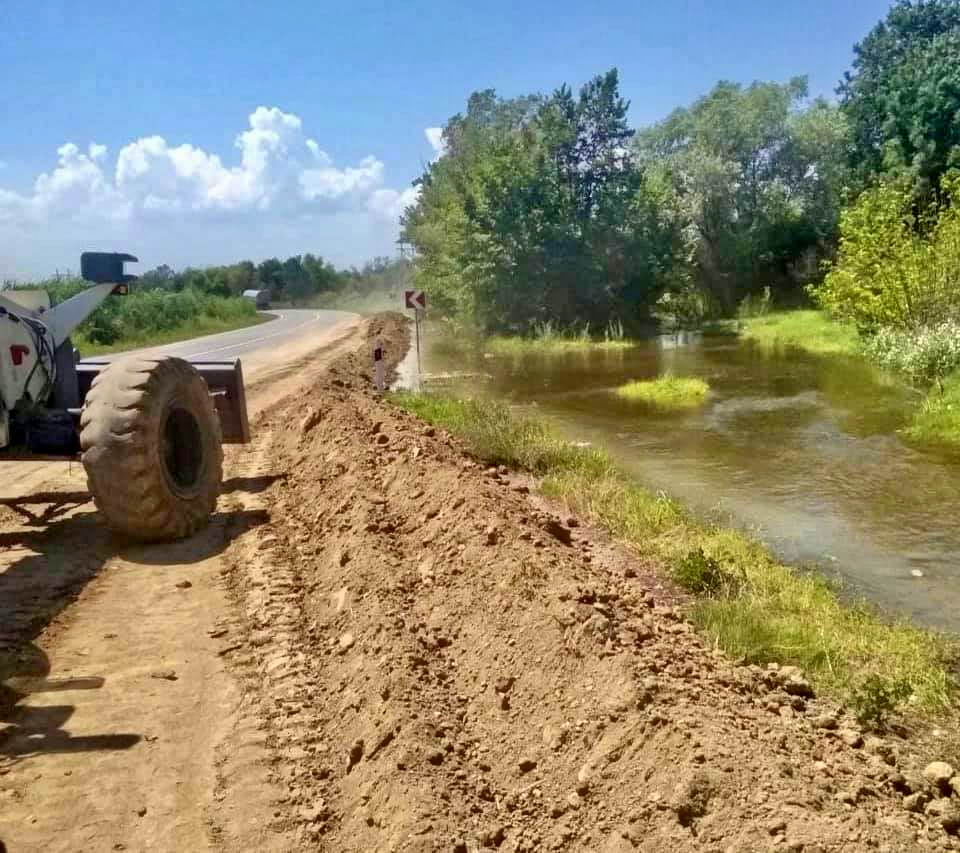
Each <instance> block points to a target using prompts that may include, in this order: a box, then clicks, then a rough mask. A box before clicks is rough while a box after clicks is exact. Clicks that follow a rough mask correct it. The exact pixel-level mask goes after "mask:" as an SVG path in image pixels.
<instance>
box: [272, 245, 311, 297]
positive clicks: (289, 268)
mask: <svg viewBox="0 0 960 853" xmlns="http://www.w3.org/2000/svg"><path fill="white" fill-rule="evenodd" d="M280 275H281V277H282V279H283V291H284V293H286V295H287V298H288V299H290V301H291V302H294V303H296V302H301V303H302V302H306V301H307V300H308V299H309V298H310V297H311V296H313V294H314V293H315V292H316V291H315V290H314V287H313V281H312V279H311V278H310V275H309V274H308V273H307V271H306V270H305V269H304V268H303V262H302V260H301V258H300V255H293V256H292V257H289V258H287V259H286V260H285V261H284V262H283V266H282V267H281V268H280Z"/></svg>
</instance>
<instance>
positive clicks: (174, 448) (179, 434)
mask: <svg viewBox="0 0 960 853" xmlns="http://www.w3.org/2000/svg"><path fill="white" fill-rule="evenodd" d="M136 260H137V259H136V258H135V257H133V256H132V255H127V254H119V253H105V252H85V253H84V254H83V255H82V256H81V259H80V267H81V275H82V277H83V278H84V279H85V280H86V281H88V282H90V283H91V286H90V287H87V288H86V289H84V290H83V291H81V292H80V293H79V294H77V295H76V296H74V297H73V298H71V299H68V300H66V301H64V302H62V303H60V304H59V305H56V306H54V307H51V305H50V299H49V296H48V294H47V293H45V292H43V291H37V290H33V291H31V290H3V291H0V468H2V464H3V462H4V461H7V460H17V459H68V458H75V457H76V456H77V455H78V454H79V456H80V458H81V460H82V462H83V466H84V468H85V469H86V473H87V481H88V484H89V488H90V492H91V493H92V495H93V499H94V502H95V503H96V505H97V508H98V509H99V510H100V512H101V514H102V515H103V517H104V520H105V521H106V523H107V524H108V525H109V526H110V527H111V528H113V529H114V530H116V531H118V532H119V533H121V534H124V535H126V536H128V537H131V538H135V539H140V540H144V541H160V540H167V539H177V538H181V537H184V536H189V535H191V534H192V533H194V532H195V531H196V530H198V529H199V528H200V527H202V526H203V525H205V524H206V523H207V520H208V519H209V516H210V514H211V513H212V512H213V510H214V508H215V507H216V502H217V496H218V495H219V492H220V483H221V478H222V468H223V450H222V447H221V443H222V442H225V443H245V442H247V441H249V440H250V429H249V425H248V420H247V406H246V397H245V393H244V386H243V372H242V369H241V365H240V362H239V360H237V361H233V362H193V363H191V362H187V361H184V360H183V359H179V358H171V357H157V358H152V357H151V358H144V357H136V356H131V357H126V358H120V359H118V360H115V361H109V362H108V361H82V362H81V361H80V360H79V354H78V353H77V352H76V350H75V349H74V348H73V344H72V343H71V341H70V334H71V332H73V331H74V329H76V328H77V326H79V325H80V323H82V322H83V321H84V320H85V319H86V318H87V317H88V316H89V315H90V314H91V313H92V312H93V311H94V310H95V309H96V308H97V307H98V306H99V305H100V304H101V303H102V302H103V301H104V300H105V299H107V298H108V297H110V296H111V295H117V296H123V295H125V294H126V293H128V292H129V288H130V285H131V283H132V282H133V281H135V279H136V277H135V276H131V275H127V274H126V273H125V272H124V264H125V263H126V262H135V261H136Z"/></svg>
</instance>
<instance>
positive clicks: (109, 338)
mask: <svg viewBox="0 0 960 853" xmlns="http://www.w3.org/2000/svg"><path fill="white" fill-rule="evenodd" d="M255 315H256V307H255V306H254V304H253V302H251V301H250V300H249V299H242V298H238V297H224V296H213V295H210V294H206V293H201V292H200V291H198V290H194V289H192V288H188V289H186V290H181V291H169V290H141V291H136V290H135V291H134V292H132V293H131V294H129V295H128V296H123V297H113V298H110V299H108V300H107V301H106V302H104V303H103V304H102V305H101V306H100V307H99V308H98V309H97V310H96V311H94V312H93V314H91V315H90V316H89V317H88V318H87V319H86V321H85V322H83V323H82V324H81V325H80V327H79V328H78V330H77V332H78V335H79V336H81V337H83V338H84V339H86V340H87V341H89V342H90V343H92V344H97V345H105V346H108V345H110V344H114V343H118V342H120V341H127V340H131V341H135V340H137V339H143V338H149V337H151V336H154V335H158V334H163V333H166V332H172V331H173V330H175V329H179V328H183V327H186V326H189V325H191V324H200V325H203V324H204V323H209V322H211V321H212V322H215V323H220V324H229V323H233V322H237V323H240V322H242V321H243V320H244V319H248V318H249V319H251V320H252V319H253V318H254V316H255Z"/></svg>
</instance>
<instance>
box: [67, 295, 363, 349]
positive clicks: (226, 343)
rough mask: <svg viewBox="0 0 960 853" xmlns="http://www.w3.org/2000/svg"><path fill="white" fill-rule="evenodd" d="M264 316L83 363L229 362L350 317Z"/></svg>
mask: <svg viewBox="0 0 960 853" xmlns="http://www.w3.org/2000/svg"><path fill="white" fill-rule="evenodd" d="M264 313H266V314H270V315H273V316H274V317H275V318H276V319H274V320H269V321H268V322H266V323H260V324H259V325H257V326H249V327H247V328H245V329H236V330H235V331H232V332H223V333H221V334H219V335H206V336H205V337H202V338H194V339H192V340H189V341H179V342H177V343H175V344H165V345H164V346H160V347H149V348H146V349H138V350H130V351H129V352H123V353H114V354H112V355H101V356H94V357H92V358H90V359H85V360H89V361H111V360H113V359H117V358H121V357H124V356H128V355H132V354H139V355H146V354H149V355H175V356H178V357H179V358H185V359H192V360H194V361H230V360H232V359H235V358H238V357H239V356H243V355H248V354H250V353H252V352H256V351H257V350H263V349H267V348H269V349H275V348H281V347H284V346H286V345H287V344H290V343H293V342H294V341H299V340H301V339H303V338H306V337H308V336H309V337H317V338H319V337H321V336H322V335H323V334H324V333H326V332H327V331H329V330H330V329H332V328H333V327H334V326H336V325H338V324H340V323H343V322H344V321H346V320H349V319H350V318H351V317H353V316H354V315H353V314H351V313H349V312H348V311H319V310H317V309H308V308H290V309H283V310H277V311H267V312H264Z"/></svg>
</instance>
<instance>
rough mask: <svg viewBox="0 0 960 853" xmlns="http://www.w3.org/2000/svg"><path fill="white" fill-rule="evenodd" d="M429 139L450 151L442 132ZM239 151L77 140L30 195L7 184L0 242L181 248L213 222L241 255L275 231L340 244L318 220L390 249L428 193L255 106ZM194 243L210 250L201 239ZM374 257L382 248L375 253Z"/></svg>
mask: <svg viewBox="0 0 960 853" xmlns="http://www.w3.org/2000/svg"><path fill="white" fill-rule="evenodd" d="M425 133H426V138H427V140H428V141H429V142H430V144H431V146H432V147H433V149H434V151H435V152H436V153H437V155H438V156H439V155H441V154H442V152H443V140H442V135H441V129H440V128H428V129H427V130H426V131H425ZM235 148H236V151H237V155H235V156H234V157H233V158H224V159H221V157H220V155H218V154H217V153H213V152H210V151H205V150H204V149H202V148H199V147H197V146H195V145H192V144H190V143H189V142H182V141H181V142H178V143H175V144H171V143H170V142H169V141H168V140H167V139H165V138H164V137H162V136H159V135H154V136H145V137H141V138H139V139H136V140H134V141H132V142H129V143H128V144H126V145H123V146H122V147H120V148H119V151H118V152H117V154H116V157H115V159H114V158H113V157H111V156H110V154H109V152H108V150H107V147H106V146H104V145H100V144H97V143H95V142H94V143H90V144H89V145H88V146H87V147H86V151H84V150H83V149H81V148H80V147H79V146H78V145H76V144H74V143H72V142H68V143H66V144H64V145H62V146H61V147H60V148H59V149H58V150H57V154H58V159H57V163H56V165H55V166H54V167H53V168H52V169H51V170H49V171H48V172H45V173H43V174H41V175H40V176H39V177H37V178H36V180H35V181H34V183H33V188H32V191H29V192H16V191H13V190H9V189H4V188H3V187H2V186H0V227H2V229H3V230H2V231H0V241H2V242H4V243H6V244H8V245H10V246H20V247H22V251H24V252H29V251H30V248H29V246H30V244H31V243H32V244H33V245H34V246H36V247H37V250H38V251H39V247H40V246H41V245H42V246H43V248H44V251H49V248H50V246H51V244H54V245H55V244H56V243H57V241H58V240H59V241H60V242H63V243H64V244H68V243H71V242H79V241H81V240H89V236H88V235H102V236H99V237H97V238H96V239H97V240H98V241H102V240H104V239H106V240H117V241H119V240H123V241H132V243H131V245H130V249H131V250H133V249H136V248H137V246H141V247H142V246H143V245H144V244H145V243H146V244H148V245H154V244H166V245H177V246H179V245H180V243H179V242H177V241H175V240H174V239H173V238H172V236H171V235H172V234H173V233H174V232H177V233H178V234H180V235H181V238H178V239H180V240H181V242H182V234H183V233H185V232H186V233H194V232H195V231H196V232H197V233H201V232H199V231H197V229H196V223H197V222H199V221H202V222H203V227H204V228H207V227H211V225H210V224H211V223H212V222H214V221H216V223H217V233H218V234H222V235H226V236H225V239H226V240H227V242H228V243H233V244H234V246H232V247H231V250H232V251H233V253H234V254H243V253H244V252H245V251H246V249H243V248H241V249H239V251H237V249H236V246H237V245H240V246H243V245H244V243H245V242H247V241H248V239H252V235H253V233H254V230H255V229H256V231H257V235H258V237H259V236H260V235H262V234H265V233H267V231H268V229H269V230H270V231H271V233H273V234H274V235H275V236H276V235H281V236H282V239H284V240H287V241H288V242H289V243H291V244H292V243H293V242H294V241H295V239H297V238H296V236H295V235H297V234H300V233H303V234H315V235H322V236H325V237H326V239H331V238H330V237H329V232H328V230H327V229H324V228H318V227H317V225H316V217H318V216H320V217H328V218H334V217H340V220H339V221H340V222H341V223H346V222H347V221H349V222H350V228H351V229H352V232H353V236H352V239H351V240H350V241H347V242H349V243H350V244H351V245H352V244H354V243H355V242H356V240H357V239H360V238H359V236H356V235H367V238H369V237H370V236H371V235H372V237H373V238H374V239H375V240H381V235H383V236H382V239H383V242H391V243H392V240H393V239H395V236H396V226H397V223H398V220H399V217H400V215H401V214H402V213H403V211H404V209H405V208H406V207H407V206H408V205H410V204H413V203H414V202H415V201H416V199H417V197H418V195H419V188H416V187H408V188H406V189H403V190H397V189H392V188H390V187H388V186H386V185H385V183H386V175H385V166H384V163H383V162H382V161H381V160H379V159H378V158H377V157H374V156H372V155H371V156H366V157H364V158H362V159H361V160H360V161H359V162H357V163H354V164H348V165H344V166H339V165H337V164H335V163H334V161H333V159H332V158H331V157H330V155H329V154H328V153H327V152H326V151H324V150H323V148H321V146H320V144H319V143H318V142H317V141H316V140H315V139H313V138H310V137H308V136H306V135H305V133H304V129H303V122H302V120H301V119H300V117H299V116H296V115H294V114H292V113H285V112H283V111H282V110H280V109H278V108H277V107H264V106H261V107H257V109H255V110H254V111H253V112H252V113H251V114H250V115H249V117H248V124H247V127H246V128H245V129H244V130H242V131H241V132H240V133H239V134H238V135H237V137H236V140H235ZM231 160H232V162H230V161H231ZM358 216H360V217H366V220H364V219H362V218H361V219H358V218H357V217H358ZM198 217H199V218H200V219H199V220H198ZM251 217H253V218H251ZM191 223H194V225H191ZM343 227H346V226H345V225H344V226H343ZM44 229H45V233H44V234H43V236H42V238H41V231H44ZM390 229H392V231H391V230H390ZM231 233H233V234H235V236H234V237H233V239H230V237H229V235H230V234H231ZM168 237H169V238H170V239H169V240H167V238H168ZM307 239H309V240H310V241H311V242H305V243H304V245H302V246H300V247H299V248H298V247H295V246H291V251H310V250H313V251H323V250H324V247H323V245H317V242H316V240H317V238H316V237H312V238H307ZM338 242H339V243H341V244H343V243H344V242H345V241H344V240H339V241H338ZM311 243H312V245H311ZM197 245H198V246H199V245H202V241H201V240H199V238H198V240H197ZM20 251H21V249H18V252H20ZM139 251H143V250H142V249H140V250H139ZM268 251H269V250H268ZM277 251H278V252H279V251H280V249H279V248H278V249H277ZM375 251H380V246H379V245H377V246H376V248H375V249H374V248H373V247H372V248H371V253H374V252H375ZM135 253H136V252H135ZM213 254H215V253H213V252H212V250H211V256H210V257H192V256H191V257H189V258H187V259H186V260H187V262H190V263H213V262H215V261H217V262H219V260H222V259H219V258H215V257H213V256H212V255H213ZM335 254H336V253H335V252H332V251H331V252H330V255H331V256H334V255H335ZM178 259H179V260H180V262H183V259H180V258H178V257H172V258H171V262H176V261H178ZM349 260H350V261H351V262H352V261H353V260H358V259H355V258H351V259H349ZM58 261H59V258H55V259H54V260H52V261H50V262H49V263H50V265H51V266H52V265H53V264H54V263H56V262H58ZM28 265H29V266H36V264H34V263H33V262H30V263H29V264H28ZM0 273H3V270H0Z"/></svg>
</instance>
